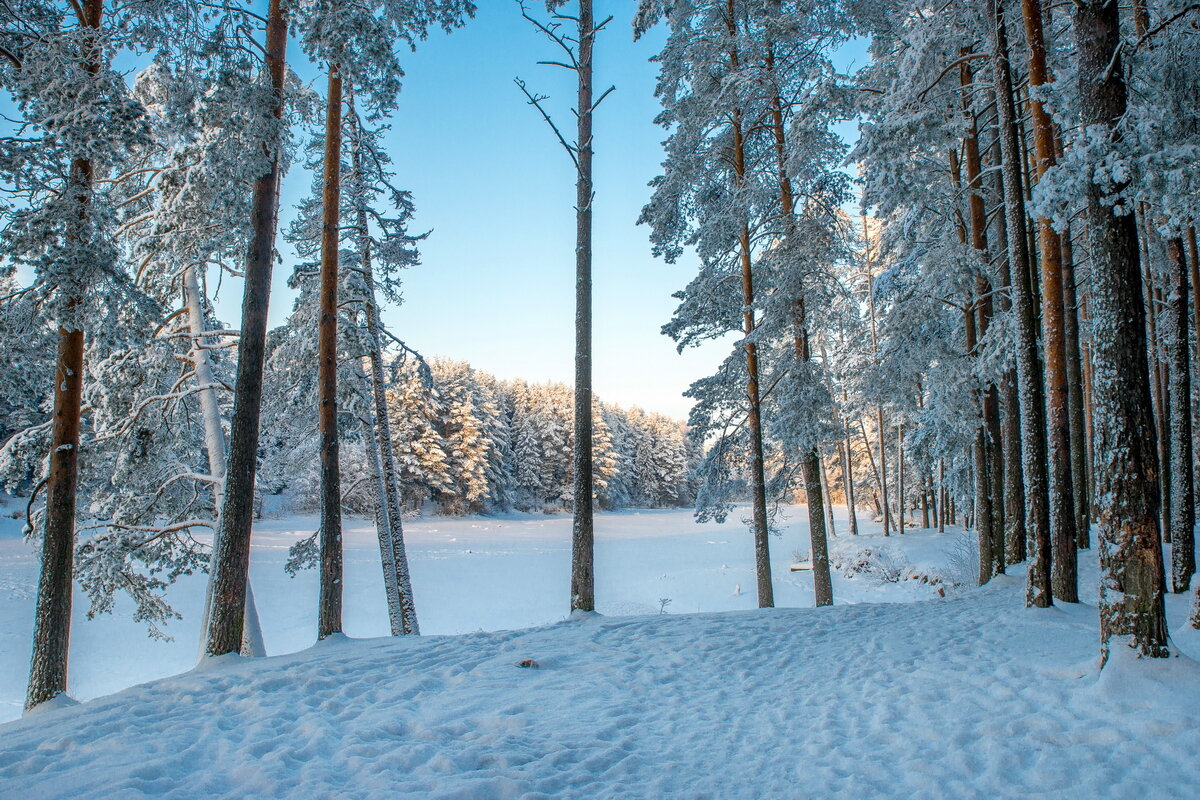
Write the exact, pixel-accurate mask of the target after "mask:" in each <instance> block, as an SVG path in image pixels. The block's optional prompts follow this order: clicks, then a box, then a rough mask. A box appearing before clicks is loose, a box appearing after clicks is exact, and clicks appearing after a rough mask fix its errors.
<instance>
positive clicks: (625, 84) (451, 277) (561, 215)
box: [218, 0, 862, 418]
mask: <svg viewBox="0 0 1200 800" xmlns="http://www.w3.org/2000/svg"><path fill="white" fill-rule="evenodd" d="M478 4H479V6H480V8H479V11H478V14H477V15H476V18H475V19H474V20H472V21H471V22H469V23H468V24H467V26H466V27H465V28H463V29H460V30H458V31H455V32H454V33H452V34H450V35H445V34H442V33H441V32H435V33H431V34H430V38H429V39H428V40H427V41H426V42H423V43H422V44H421V45H420V46H419V48H418V50H417V52H415V53H406V54H404V57H403V59H402V63H403V65H404V69H405V71H406V72H407V78H406V80H405V83H404V89H403V91H402V93H401V96H400V100H399V110H398V112H397V114H396V115H395V119H394V121H393V129H392V132H391V134H390V136H389V137H388V140H387V143H388V146H389V150H390V152H391V154H392V157H393V160H394V164H393V167H394V170H395V172H396V183H397V185H398V186H400V187H403V188H407V189H410V190H412V192H413V194H414V199H415V201H416V204H417V209H418V214H417V221H416V225H415V226H414V230H431V231H432V232H431V235H430V236H429V238H428V239H427V240H426V241H425V242H424V243H423V244H422V246H421V251H422V265H421V266H419V267H416V268H414V269H412V270H411V271H410V272H409V274H408V276H407V279H406V290H405V303H404V304H403V305H402V306H400V307H398V308H393V309H390V310H388V311H387V312H386V313H385V315H384V318H385V322H386V323H387V324H388V325H389V326H390V327H391V328H392V329H393V330H394V331H395V333H396V334H397V335H398V336H400V337H401V338H402V339H405V340H406V341H407V342H408V343H409V344H410V345H412V346H413V347H415V348H417V349H418V350H419V351H421V352H422V353H423V354H424V355H426V356H427V357H436V356H442V357H449V358H454V359H461V360H465V361H468V362H470V363H471V364H472V365H474V366H475V367H477V368H479V369H482V370H485V371H487V372H491V373H493V374H495V375H498V376H500V377H506V378H517V377H520V378H525V379H528V380H532V381H546V380H554V381H561V382H564V383H570V382H571V380H572V375H573V368H574V367H573V350H574V266H575V260H574V248H575V212H574V199H575V176H574V168H573V166H572V165H571V162H570V160H569V159H568V158H567V156H566V153H565V152H563V150H562V148H561V147H560V146H559V145H558V144H557V142H556V141H555V139H554V137H553V134H552V133H551V132H550V130H549V129H548V128H547V126H546V125H545V123H544V122H543V121H542V120H541V118H540V116H539V115H538V113H537V112H536V111H535V110H534V109H533V108H531V107H529V106H528V105H527V104H526V101H525V98H524V96H523V95H522V94H521V92H520V91H519V90H518V89H517V87H516V86H515V85H514V84H513V78H514V77H516V76H518V75H519V76H521V77H522V78H524V79H525V80H526V81H527V82H528V83H529V85H530V87H531V88H532V89H534V90H536V91H539V92H540V93H542V94H549V95H550V96H551V100H550V101H549V102H550V105H551V106H552V107H553V108H554V109H556V117H557V118H558V120H559V122H560V124H561V125H562V126H563V127H564V129H565V130H564V132H566V131H567V130H569V129H572V128H573V117H572V116H571V112H570V108H571V107H572V105H573V97H574V82H573V78H574V75H573V73H569V72H567V71H566V70H563V69H561V68H557V67H548V66H538V65H537V64H536V63H535V62H536V61H538V60H539V59H547V58H555V57H556V55H555V53H554V50H553V46H552V45H551V44H550V43H549V42H547V41H546V40H545V39H544V38H542V37H541V35H540V34H538V33H536V32H535V31H533V30H532V29H531V28H530V27H529V25H528V23H526V22H525V21H524V20H522V19H521V16H520V13H519V10H518V8H517V5H516V3H515V2H510V1H509V0H480V1H479V3H478ZM596 5H597V17H598V18H603V16H606V15H607V14H613V15H614V16H615V19H614V20H613V22H612V23H610V27H609V29H608V30H607V31H606V32H604V33H603V34H601V36H600V37H599V39H598V41H597V47H596V54H595V70H596V87H597V92H599V91H602V90H603V89H604V88H606V87H607V86H609V85H615V86H616V91H615V92H614V93H613V94H612V95H610V96H609V97H608V99H607V100H605V101H604V104H603V105H602V106H601V108H600V110H599V111H598V112H597V117H596V122H595V149H596V158H595V183H596V204H595V211H594V217H595V220H594V264H593V281H594V301H593V302H594V359H593V363H594V386H595V391H596V393H597V394H598V395H599V396H600V397H601V398H603V399H604V400H606V401H609V402H615V403H618V404H620V405H623V406H632V405H638V406H641V407H643V408H646V409H650V410H654V411H660V412H663V413H667V414H670V415H672V416H675V417H679V418H684V417H686V414H687V411H688V408H689V407H690V401H688V400H687V399H686V398H684V397H682V393H683V391H684V390H685V389H686V388H687V387H688V386H689V385H690V384H691V382H692V381H694V380H695V379H697V378H699V377H701V376H703V375H706V374H708V373H710V372H712V371H713V370H714V369H715V368H716V366H717V365H718V364H719V363H720V361H721V359H722V358H723V357H724V355H725V354H726V352H727V351H728V345H727V344H716V345H711V346H708V347H704V348H700V349H697V350H689V351H686V352H685V353H683V354H682V355H681V354H677V353H676V352H675V348H674V344H673V343H672V342H671V341H670V340H669V339H668V338H667V337H665V336H663V335H662V334H661V333H660V332H659V329H660V327H661V326H662V325H663V323H665V322H666V321H667V320H668V319H669V318H670V315H671V312H672V310H673V309H674V305H675V301H674V299H673V298H672V297H671V293H672V292H674V291H676V290H678V289H679V288H681V287H682V286H684V285H685V284H686V283H687V281H688V280H689V279H690V277H691V275H692V274H693V273H694V270H695V268H696V264H695V263H694V260H692V259H690V258H685V259H683V260H681V261H680V263H678V264H674V265H672V264H666V263H664V262H662V261H659V260H656V259H654V258H653V257H652V256H651V254H650V245H649V241H648V230H647V229H646V228H645V227H644V226H638V225H636V224H635V223H636V220H637V216H638V213H639V211H640V209H641V207H642V205H643V204H644V203H645V202H646V200H647V199H648V198H649V191H650V190H649V188H648V187H647V183H648V182H649V181H650V179H651V178H653V177H654V176H655V175H656V174H658V170H659V164H660V161H661V160H662V148H661V142H662V140H663V139H664V138H665V135H666V133H665V131H664V130H663V129H662V128H660V127H658V126H656V125H654V124H653V119H654V116H655V115H656V114H657V113H658V110H659V105H658V102H657V100H656V99H655V97H654V83H655V76H656V72H657V70H656V65H654V64H651V63H649V62H648V59H649V58H650V57H651V56H653V55H654V54H655V53H656V52H657V51H658V50H659V48H660V47H661V46H662V43H663V40H664V37H665V32H664V31H663V30H662V29H661V28H660V29H658V30H655V31H653V32H651V34H649V35H648V36H646V37H644V38H643V39H642V40H641V41H639V42H636V43H635V42H633V41H632V36H631V32H630V17H631V15H632V11H633V7H634V3H633V2H631V0H597V3H596ZM542 6H543V4H542V3H540V2H533V1H532V0H531V3H530V7H531V9H534V10H540V9H541V8H542ZM855 49H856V50H857V51H858V53H861V52H862V51H861V47H856V48H855ZM291 54H292V55H293V56H294V58H293V59H292V60H293V62H295V61H296V60H297V59H298V57H299V48H297V47H294V46H293V48H292V50H291ZM295 66H297V68H298V69H299V70H300V72H301V75H302V76H303V77H306V78H308V77H311V78H312V79H313V82H314V83H313V85H314V87H315V88H318V89H323V88H324V85H323V83H322V82H321V81H320V80H319V79H318V76H317V75H316V73H315V71H314V70H311V69H304V68H303V67H300V66H299V65H295ZM309 181H310V178H309V176H308V175H307V174H305V173H303V172H302V171H301V170H300V169H298V168H297V169H294V170H293V172H292V173H291V174H290V175H289V176H288V179H287V182H286V183H285V190H284V194H283V203H284V208H283V214H284V218H285V220H286V219H287V218H288V216H289V214H290V208H289V207H290V206H291V205H292V204H293V203H294V202H295V200H296V199H298V198H299V197H300V196H302V195H303V193H304V192H306V191H307V189H308V186H309V185H310V184H309ZM281 246H282V243H281ZM289 256H290V254H289V253H288V251H287V250H286V248H285V249H284V264H283V265H282V268H277V272H276V276H275V287H276V288H275V292H274V294H273V296H272V301H271V303H272V307H271V322H272V325H274V324H278V323H279V322H280V321H282V319H283V318H284V317H285V316H286V315H287V313H288V312H289V310H290V308H291V302H292V298H291V294H290V292H289V291H288V289H287V287H286V283H285V279H286V276H287V274H288V273H289V271H290V267H291V265H290V263H289V260H290V258H289ZM221 295H222V296H221V297H220V298H219V304H218V313H219V314H220V315H221V316H222V317H223V318H224V319H225V320H226V321H227V322H229V323H230V324H236V320H237V318H238V313H239V306H240V301H241V286H240V282H233V281H226V283H225V286H224V288H223V290H222V292H221Z"/></svg>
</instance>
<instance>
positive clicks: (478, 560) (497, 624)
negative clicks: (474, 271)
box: [0, 507, 953, 721]
mask: <svg viewBox="0 0 1200 800" xmlns="http://www.w3.org/2000/svg"><path fill="white" fill-rule="evenodd" d="M739 511H740V509H739ZM739 511H735V512H734V513H733V514H731V515H730V518H729V519H728V520H727V521H726V523H725V524H724V525H715V524H705V525H697V524H696V523H695V522H694V521H693V519H692V515H691V511H690V510H687V509H682V510H670V511H659V510H654V511H625V512H614V513H606V514H599V515H597V517H596V531H597V538H598V542H599V546H598V547H597V552H596V559H597V569H596V573H597V584H598V585H597V597H598V598H599V599H598V608H599V611H600V612H601V613H602V614H606V615H631V614H658V613H659V611H660V609H661V606H662V602H661V601H662V600H664V599H668V600H670V601H671V602H670V603H669V604H667V606H666V610H667V611H668V612H670V613H677V614H678V613H687V612H697V611H734V610H744V609H753V608H755V607H756V606H757V605H758V603H757V600H756V597H755V594H754V586H755V582H754V554H753V545H752V543H751V539H750V534H749V532H748V531H747V529H746V526H745V525H743V524H742V522H741V517H742V516H743V514H741V513H739ZM841 512H842V517H844V515H845V510H844V509H841ZM807 519H808V517H807V510H806V509H805V508H803V507H790V508H786V509H785V510H784V521H785V522H786V523H787V524H786V527H784V528H783V530H782V535H781V536H778V537H773V538H772V540H771V545H772V549H773V550H772V561H773V566H774V575H775V582H776V586H775V597H776V604H777V605H779V606H811V605H812V604H813V601H812V574H811V573H809V572H791V571H790V570H789V566H790V564H791V563H792V561H793V554H794V552H795V551H798V552H799V553H801V554H803V555H805V556H807V553H808V522H807ZM0 526H3V527H0V567H2V570H0V576H2V577H0V620H2V621H3V625H2V626H0V721H5V720H9V719H16V718H17V717H19V716H20V713H21V705H22V703H23V702H24V698H25V679H26V677H27V674H28V670H29V653H30V650H29V648H30V637H31V636H32V630H33V598H34V594H35V592H36V590H37V558H36V556H35V553H34V550H33V548H31V547H30V546H29V545H28V544H26V543H25V542H24V541H23V540H22V539H21V537H20V529H19V522H18V521H17V520H14V519H11V518H10V517H8V516H7V515H6V516H5V517H4V518H3V519H0ZM316 526H317V519H316V517H315V516H307V517H296V516H292V517H287V518H283V519H267V520H262V521H260V522H259V523H257V524H256V525H255V528H254V539H253V551H252V556H251V562H252V566H251V573H252V580H253V585H254V592H255V596H256V598H257V601H258V606H259V613H260V615H261V617H262V623H263V630H264V635H265V638H266V645H267V652H268V653H269V654H272V655H276V654H282V653H290V652H295V651H297V650H301V649H303V648H306V647H309V646H310V645H311V644H312V643H313V640H314V639H315V638H316V608H317V575H316V571H315V570H308V571H305V572H303V573H301V574H300V575H299V576H298V577H296V578H290V577H288V575H287V574H286V573H285V572H284V571H283V564H284V562H285V561H286V559H287V550H288V547H290V546H291V545H292V544H293V543H295V542H296V541H297V540H298V539H300V538H302V537H304V536H307V535H309V534H310V533H312V531H313V530H314V529H315V528H316ZM868 526H869V523H868ZM864 527H867V526H864ZM874 527H875V528H877V527H878V526H874ZM405 528H406V539H407V543H408V552H409V559H410V561H411V565H412V570H413V576H414V584H415V591H416V599H417V612H418V614H419V615H420V620H421V629H422V631H423V632H425V633H428V634H455V633H469V632H474V631H495V630H505V629H516V628H527V627H531V626H534V625H544V624H547V623H551V622H557V621H559V620H561V619H563V618H564V616H565V615H566V610H567V587H568V578H569V571H570V538H571V519H570V517H569V516H566V515H556V516H543V515H525V514H519V515H510V516H505V517H460V518H451V517H428V518H423V519H416V520H409V521H407V522H406V523H405ZM842 529H843V530H844V529H845V524H844V523H843V525H842ZM344 534H345V548H346V585H345V606H346V607H345V621H346V633H347V634H348V635H349V636H351V637H372V636H386V635H387V634H388V621H387V611H386V608H385V605H384V595H383V578H382V572H381V569H380V566H379V546H378V544H377V540H376V537H375V528H374V525H373V524H372V523H370V522H368V521H365V520H361V519H350V518H347V519H346V521H345V530H344ZM848 538H849V537H847V539H848ZM860 538H862V539H863V540H864V542H862V543H859V542H858V541H857V540H854V541H849V540H848V541H847V543H846V544H845V545H839V544H837V542H836V540H835V541H834V543H833V552H834V554H835V556H836V554H837V553H838V552H840V550H839V548H849V552H850V553H851V554H852V553H854V552H857V551H858V550H860V549H862V548H865V547H869V546H870V537H860ZM952 538H953V537H943V538H942V539H941V540H940V541H935V540H932V539H930V540H929V541H928V544H926V545H923V546H921V547H920V548H919V550H920V552H919V553H917V554H915V555H911V556H910V558H911V559H914V560H916V561H917V562H918V563H924V564H926V565H932V564H936V563H940V562H941V561H942V560H943V558H942V556H941V553H942V551H943V550H944V549H945V548H949V547H950V546H951V544H952V542H951V539H952ZM909 544H910V547H909V548H907V551H909V552H916V551H914V550H913V547H912V546H915V545H916V540H915V539H914V540H913V541H912V542H911V543H909ZM835 560H836V559H835ZM205 580H206V577H205V576H201V575H197V576H192V577H190V578H185V579H183V580H182V581H181V582H180V583H179V584H178V585H177V586H176V587H174V588H173V589H172V591H171V592H170V594H169V598H170V601H171V603H172V604H173V605H174V606H175V609H176V610H177V611H179V612H180V613H181V614H182V615H183V619H182V620H178V621H176V622H174V623H173V624H172V625H170V626H169V628H168V630H167V632H168V633H169V634H170V635H171V636H172V637H173V638H174V641H171V642H161V641H154V640H151V639H149V638H148V637H147V636H146V632H145V627H144V626H143V625H140V624H138V623H135V622H133V621H132V619H131V613H132V603H129V602H125V603H120V602H119V603H118V609H117V610H118V613H117V614H115V615H105V616H100V617H97V618H96V619H93V620H88V619H86V617H85V612H86V610H87V600H86V598H85V597H84V596H83V595H82V594H81V593H80V592H79V591H78V590H76V592H75V598H74V612H75V620H74V624H73V626H72V631H71V664H70V676H69V677H70V681H69V682H70V692H71V694H72V695H73V696H74V697H76V698H78V699H80V700H88V699H91V698H94V697H98V696H101V695H105V694H110V693H112V692H115V691H118V690H120V689H124V688H126V687H128V686H131V685H133V684H135V683H141V682H144V681H148V680H153V679H155V678H162V677H166V676H167V675H174V674H177V673H180V672H185V671H187V670H189V669H191V668H192V667H193V666H194V664H195V660H196V652H197V646H198V642H199V637H200V628H199V610H200V604H201V601H202V599H203V595H204V587H205ZM834 581H835V584H834V588H835V591H836V592H837V595H836V597H837V601H838V602H860V601H862V600H866V599H883V600H912V599H917V598H924V597H932V596H934V589H932V588H931V587H929V586H926V585H923V584H919V583H915V582H911V581H906V582H905V583H904V584H902V585H894V584H889V585H886V586H879V585H876V582H875V581H870V580H859V581H843V580H842V578H841V576H840V575H838V574H836V573H835V575H834ZM739 590H740V592H741V593H740V594H735V592H737V591H739Z"/></svg>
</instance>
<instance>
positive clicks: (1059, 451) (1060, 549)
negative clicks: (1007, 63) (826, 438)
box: [1021, 0, 1079, 603]
mask: <svg viewBox="0 0 1200 800" xmlns="http://www.w3.org/2000/svg"><path fill="white" fill-rule="evenodd" d="M1021 11H1022V17H1023V19H1024V21H1025V41H1026V44H1027V45H1028V52H1029V85H1030V87H1031V88H1032V89H1036V88H1038V87H1041V86H1044V85H1046V84H1047V83H1049V82H1050V74H1049V71H1048V70H1047V68H1046V46H1045V42H1044V40H1043V35H1042V7H1041V5H1040V3H1039V0H1021ZM1029 107H1030V112H1031V119H1032V122H1033V148H1034V155H1035V160H1034V165H1035V173H1034V174H1035V180H1036V181H1040V180H1041V179H1042V176H1043V175H1045V174H1046V170H1048V169H1049V168H1050V167H1052V166H1054V164H1055V163H1056V161H1057V154H1056V153H1055V150H1054V126H1053V123H1052V122H1051V120H1050V115H1049V113H1047V112H1046V110H1045V109H1044V108H1043V107H1042V102H1041V100H1039V99H1037V98H1036V97H1030V100H1029ZM1037 227H1038V244H1039V251H1040V255H1041V266H1042V349H1043V354H1044V356H1045V370H1046V373H1045V379H1046V445H1047V455H1048V457H1049V458H1048V468H1049V477H1050V532H1051V536H1052V542H1053V550H1054V552H1053V561H1052V568H1051V571H1052V588H1053V592H1054V597H1055V598H1057V599H1059V600H1062V601H1064V602H1068V603H1075V602H1078V600H1079V589H1078V576H1077V566H1076V561H1077V556H1076V554H1075V551H1076V542H1075V536H1076V533H1075V501H1074V493H1073V487H1072V484H1071V480H1072V477H1071V421H1070V416H1069V414H1068V403H1069V399H1068V396H1067V358H1066V338H1065V334H1066V331H1065V320H1064V317H1065V311H1064V300H1063V266H1062V245H1061V243H1060V241H1059V235H1058V233H1057V232H1056V231H1055V230H1054V228H1053V226H1052V225H1051V223H1050V220H1049V219H1039V220H1038V221H1037Z"/></svg>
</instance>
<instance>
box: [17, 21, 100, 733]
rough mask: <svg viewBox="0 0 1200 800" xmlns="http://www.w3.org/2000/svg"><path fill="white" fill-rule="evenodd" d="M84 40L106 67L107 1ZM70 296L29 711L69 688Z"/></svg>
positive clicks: (74, 369)
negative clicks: (102, 46)
mask: <svg viewBox="0 0 1200 800" xmlns="http://www.w3.org/2000/svg"><path fill="white" fill-rule="evenodd" d="M75 10H76V13H77V15H78V21H79V27H80V29H83V30H86V31H87V32H88V35H87V36H85V37H84V38H83V40H82V42H83V46H84V47H86V48H87V50H88V52H87V54H86V56H85V61H84V69H85V70H86V71H87V72H88V73H89V74H90V75H92V76H95V75H96V74H97V73H99V71H100V63H99V59H100V58H101V52H100V50H99V47H98V45H97V44H96V43H95V42H94V41H90V39H91V38H92V36H93V35H94V32H96V31H98V30H99V29H100V25H101V22H102V20H103V18H104V3H103V0H85V2H84V4H83V5H82V6H80V5H78V4H77V5H76V6H75ZM92 171H93V167H92V162H91V161H90V160H89V159H86V158H76V159H74V160H73V161H72V162H71V172H70V175H69V180H68V191H70V192H71V194H73V195H74V198H73V199H74V201H75V202H76V203H77V204H78V209H79V210H78V213H79V221H80V228H86V226H87V217H88V214H89V213H91V200H92V197H91V195H92V178H93V175H92ZM62 284H63V285H60V286H59V287H58V288H59V289H60V290H61V291H63V292H65V293H66V295H67V301H66V308H65V312H64V315H63V317H64V318H63V320H62V321H61V322H60V324H59V328H58V356H57V362H56V364H55V368H54V411H53V413H54V421H53V425H52V428H51V438H50V463H49V470H48V472H47V475H46V523H45V524H46V527H45V532H44V534H43V536H42V570H41V574H40V576H39V577H38V592H37V603H36V605H35V607H34V622H33V655H32V657H31V659H30V665H29V686H28V689H27V693H26V696H25V709H26V710H27V711H28V710H29V709H32V708H34V707H35V706H38V705H40V704H42V703H44V702H46V701H47V700H52V699H53V698H55V697H57V696H58V695H60V694H63V693H64V692H66V691H67V655H68V652H69V650H70V642H71V588H72V578H73V570H74V560H75V494H76V489H77V487H78V483H79V429H80V422H81V416H82V413H83V345H84V337H83V327H82V321H81V320H80V319H79V317H80V316H82V311H83V309H82V308H80V306H81V305H82V303H83V302H84V301H83V297H82V290H83V287H82V286H81V285H79V284H78V283H76V282H71V283H70V284H68V282H67V281H63V282H62Z"/></svg>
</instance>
